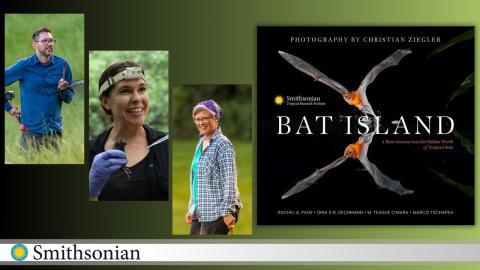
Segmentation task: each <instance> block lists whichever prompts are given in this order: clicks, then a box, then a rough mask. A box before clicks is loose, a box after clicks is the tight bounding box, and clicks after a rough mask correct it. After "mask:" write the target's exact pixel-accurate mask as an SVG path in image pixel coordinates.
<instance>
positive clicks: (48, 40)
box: [35, 39, 57, 45]
mask: <svg viewBox="0 0 480 270" xmlns="http://www.w3.org/2000/svg"><path fill="white" fill-rule="evenodd" d="M35 42H41V43H43V45H47V44H49V43H51V44H55V43H57V41H56V40H55V39H42V40H35Z"/></svg>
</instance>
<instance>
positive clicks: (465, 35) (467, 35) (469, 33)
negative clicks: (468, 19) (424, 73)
mask: <svg viewBox="0 0 480 270" xmlns="http://www.w3.org/2000/svg"><path fill="white" fill-rule="evenodd" d="M473 35H474V29H473V28H472V29H470V30H468V31H467V32H465V33H463V34H461V35H459V36H456V37H454V38H452V39H451V40H449V41H447V42H445V43H443V44H442V45H440V46H439V47H438V48H437V49H435V50H434V51H433V52H432V53H431V54H430V55H429V56H428V58H430V57H432V56H434V55H436V54H437V53H440V52H442V51H444V50H446V49H447V48H450V47H451V46H453V45H456V44H458V43H460V42H462V41H466V40H469V39H472V38H473Z"/></svg>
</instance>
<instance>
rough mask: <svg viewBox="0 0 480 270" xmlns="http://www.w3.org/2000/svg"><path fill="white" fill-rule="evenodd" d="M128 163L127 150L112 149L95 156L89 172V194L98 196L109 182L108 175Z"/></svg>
mask: <svg viewBox="0 0 480 270" xmlns="http://www.w3.org/2000/svg"><path fill="white" fill-rule="evenodd" d="M125 164H127V156H126V155H125V152H123V151H120V150H117V149H110V150H107V151H105V152H102V153H100V154H98V155H96V156H95V158H93V163H92V167H91V168H90V173H89V177H88V180H89V185H88V194H89V196H90V197H94V198H96V197H98V196H99V195H100V192H102V189H103V187H104V186H105V184H106V183H107V179H108V177H110V174H112V172H114V171H116V170H118V169H120V168H121V167H122V166H123V165H125Z"/></svg>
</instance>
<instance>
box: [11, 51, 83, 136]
mask: <svg viewBox="0 0 480 270" xmlns="http://www.w3.org/2000/svg"><path fill="white" fill-rule="evenodd" d="M64 67H65V78H64V80H66V81H68V82H71V81H72V72H71V70H70V65H69V64H68V63H67V61H65V60H64V59H62V58H60V57H58V56H55V55H53V56H52V57H51V58H50V62H48V63H47V64H42V63H41V62H40V61H39V60H38V57H37V55H36V54H33V55H32V56H30V57H27V58H25V59H22V60H20V61H18V62H17V63H15V64H13V65H12V66H10V67H8V68H7V69H5V87H7V86H9V85H10V84H12V83H14V82H15V81H19V83H20V96H21V107H22V118H21V122H22V124H24V125H25V127H26V128H27V129H28V130H29V131H31V132H35V133H40V134H46V133H49V132H51V131H55V132H60V131H62V101H64V102H66V103H70V102H71V101H72V98H73V94H74V90H73V89H71V88H66V89H65V90H64V91H62V92H60V91H59V90H58V88H57V87H58V81H59V80H60V79H61V78H62V76H63V70H64ZM4 107H5V110H7V111H8V110H10V109H11V106H9V104H8V103H7V102H6V101H5V106H4Z"/></svg>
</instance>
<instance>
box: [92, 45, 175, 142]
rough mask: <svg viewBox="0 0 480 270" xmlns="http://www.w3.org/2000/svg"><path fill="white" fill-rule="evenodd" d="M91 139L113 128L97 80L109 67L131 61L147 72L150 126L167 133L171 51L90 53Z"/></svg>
mask: <svg viewBox="0 0 480 270" xmlns="http://www.w3.org/2000/svg"><path fill="white" fill-rule="evenodd" d="M88 58H89V72H88V73H89V76H88V78H89V82H90V84H89V89H88V93H89V94H88V104H89V107H88V108H89V117H88V118H89V121H88V125H89V133H88V137H89V139H93V138H94V137H95V136H97V135H98V134H100V133H101V132H102V131H104V130H106V129H107V128H108V127H109V126H110V125H111V120H110V117H107V115H106V114H105V113H104V112H103V110H102V107H101V106H100V100H99V99H98V91H99V90H98V89H99V87H98V80H99V79H100V76H101V75H102V73H103V71H104V70H105V69H106V68H107V67H108V66H110V65H112V64H114V63H117V62H121V61H125V60H131V61H134V62H135V63H137V64H138V65H140V66H141V67H142V68H143V70H144V72H145V79H146V80H147V86H148V98H149V105H148V106H149V109H148V116H147V119H146V120H145V121H146V123H147V124H149V125H150V126H151V127H153V128H155V129H157V130H161V131H168V52H167V51H90V52H89V57H88Z"/></svg>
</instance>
